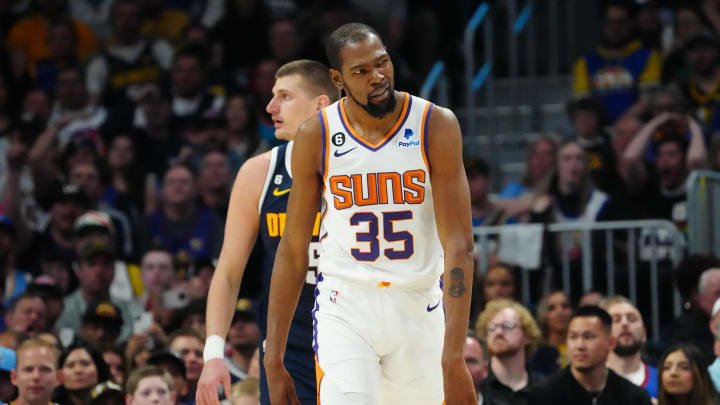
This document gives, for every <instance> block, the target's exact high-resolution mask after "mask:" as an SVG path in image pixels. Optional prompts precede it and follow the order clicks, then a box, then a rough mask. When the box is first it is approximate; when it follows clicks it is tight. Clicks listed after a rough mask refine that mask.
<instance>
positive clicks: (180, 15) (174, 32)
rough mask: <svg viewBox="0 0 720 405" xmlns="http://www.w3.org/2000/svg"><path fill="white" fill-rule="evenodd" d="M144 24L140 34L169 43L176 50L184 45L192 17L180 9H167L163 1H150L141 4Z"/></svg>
mask: <svg viewBox="0 0 720 405" xmlns="http://www.w3.org/2000/svg"><path fill="white" fill-rule="evenodd" d="M141 6H142V10H141V12H142V14H143V18H142V20H143V24H142V28H141V30H140V32H141V33H142V36H143V37H145V38H151V39H160V40H165V41H168V42H169V43H170V44H172V45H173V46H175V47H176V48H177V47H179V46H181V45H182V39H183V38H182V35H183V33H184V32H185V29H186V28H187V26H188V24H190V17H189V16H188V14H187V13H186V12H185V11H183V10H180V9H178V8H174V7H173V8H170V7H167V3H166V2H165V1H163V0H149V1H143V2H142V3H141Z"/></svg>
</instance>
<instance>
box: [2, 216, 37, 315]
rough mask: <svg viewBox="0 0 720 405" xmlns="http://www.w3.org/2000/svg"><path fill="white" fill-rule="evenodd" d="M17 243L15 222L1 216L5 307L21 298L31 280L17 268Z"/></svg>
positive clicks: (3, 301)
mask: <svg viewBox="0 0 720 405" xmlns="http://www.w3.org/2000/svg"><path fill="white" fill-rule="evenodd" d="M17 243H18V240H17V228H16V227H15V222H13V221H12V220H11V219H10V218H8V217H6V216H5V215H2V214H0V277H2V278H4V284H5V292H4V293H3V294H2V295H1V296H0V297H1V298H2V304H3V305H4V306H7V305H8V304H9V303H10V301H11V300H13V299H15V298H17V297H19V296H20V294H22V293H23V291H25V288H26V287H27V285H28V283H29V282H30V279H31V276H30V274H28V273H26V272H23V271H20V269H19V268H18V267H17V260H18V253H19V252H18V251H17Z"/></svg>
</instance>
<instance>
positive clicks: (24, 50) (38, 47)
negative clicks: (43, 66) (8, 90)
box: [5, 0, 97, 65]
mask: <svg viewBox="0 0 720 405" xmlns="http://www.w3.org/2000/svg"><path fill="white" fill-rule="evenodd" d="M37 11H38V13H37V14H33V15H30V16H29V17H26V18H25V19H23V20H20V21H19V22H17V23H16V24H15V25H14V26H13V27H12V29H11V30H10V33H9V34H8V36H7V38H6V40H5V46H6V47H7V48H8V49H10V50H11V51H12V52H14V53H19V54H20V55H22V57H24V59H25V61H26V64H27V65H34V64H35V62H37V61H40V60H42V59H47V58H48V57H49V56H50V49H49V43H48V28H49V27H50V25H51V24H50V21H53V20H56V19H58V18H61V17H63V16H64V15H65V14H66V13H67V11H68V10H67V1H66V0H42V1H38V2H37ZM72 22H73V25H74V27H75V33H76V35H77V48H76V50H75V52H76V56H77V58H78V60H80V61H84V60H85V59H86V58H87V57H88V56H89V55H90V54H91V53H92V52H94V51H95V48H96V46H97V44H96V43H95V38H94V36H93V33H92V31H90V29H89V28H88V27H87V26H86V25H85V24H83V23H81V22H79V21H76V20H72Z"/></svg>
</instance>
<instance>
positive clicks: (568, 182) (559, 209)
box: [530, 140, 626, 299]
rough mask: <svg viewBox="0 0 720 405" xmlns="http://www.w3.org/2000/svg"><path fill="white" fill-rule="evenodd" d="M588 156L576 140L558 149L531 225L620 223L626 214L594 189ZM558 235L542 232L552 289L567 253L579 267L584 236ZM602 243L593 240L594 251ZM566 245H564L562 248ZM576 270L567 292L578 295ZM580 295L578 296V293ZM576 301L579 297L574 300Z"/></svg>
mask: <svg viewBox="0 0 720 405" xmlns="http://www.w3.org/2000/svg"><path fill="white" fill-rule="evenodd" d="M589 167H590V166H589V162H588V155H587V153H586V152H585V150H583V149H582V147H581V146H580V145H579V143H578V142H576V141H572V140H569V141H566V142H565V143H563V144H562V145H561V146H560V147H559V148H558V153H557V173H555V174H554V175H553V176H552V177H551V179H550V182H549V183H548V186H547V188H546V189H545V190H541V191H539V192H538V196H537V197H536V199H535V201H534V202H533V206H532V212H531V214H530V222H534V223H541V224H556V223H559V224H562V223H578V222H600V221H610V220H619V219H622V218H623V217H624V216H625V215H626V210H625V208H624V207H623V206H622V205H623V204H622V202H621V201H618V200H615V199H613V198H611V197H610V196H608V195H607V194H605V193H604V192H602V191H600V190H598V189H597V188H595V185H594V184H593V182H592V180H591V178H590V171H589V170H590V169H589ZM563 236H565V235H562V234H561V233H555V234H551V233H549V232H546V233H545V239H546V240H545V243H544V244H543V249H544V250H545V253H544V254H545V257H547V258H548V259H549V262H548V263H549V264H550V266H551V270H552V271H553V273H552V278H551V282H552V285H553V287H555V288H557V287H559V286H560V280H561V277H560V268H561V265H560V263H562V261H563V260H564V259H563V255H564V254H567V257H568V258H569V260H570V264H571V266H573V268H579V267H580V266H581V264H580V262H581V258H582V255H583V243H582V240H583V237H584V236H583V235H582V234H581V233H580V232H575V233H571V234H570V236H571V238H569V239H571V240H570V241H569V242H567V241H564V240H563ZM603 242H604V240H603V239H602V238H599V237H595V238H594V245H595V246H597V247H596V248H595V249H596V250H597V251H602V250H600V249H602V248H604V245H603V244H602V243H603ZM563 244H567V246H563ZM594 260H595V261H594V263H595V265H596V266H603V265H604V263H603V260H604V258H603V257H600V255H594ZM580 274H581V273H580V272H579V271H572V272H571V276H572V277H571V278H570V287H569V288H570V291H571V292H573V293H574V294H578V293H579V292H580V277H579V275H580ZM602 276H604V274H600V272H596V273H595V277H596V283H600V282H602V281H603V280H602V279H601V278H602ZM578 295H579V294H578ZM574 298H576V299H577V298H578V297H574Z"/></svg>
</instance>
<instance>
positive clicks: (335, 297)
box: [330, 290, 338, 303]
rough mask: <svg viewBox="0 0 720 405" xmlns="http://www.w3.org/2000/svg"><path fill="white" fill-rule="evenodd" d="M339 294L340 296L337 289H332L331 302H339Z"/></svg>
mask: <svg viewBox="0 0 720 405" xmlns="http://www.w3.org/2000/svg"><path fill="white" fill-rule="evenodd" d="M337 296H338V292H337V290H332V291H330V301H331V302H335V303H336V302H337Z"/></svg>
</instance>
